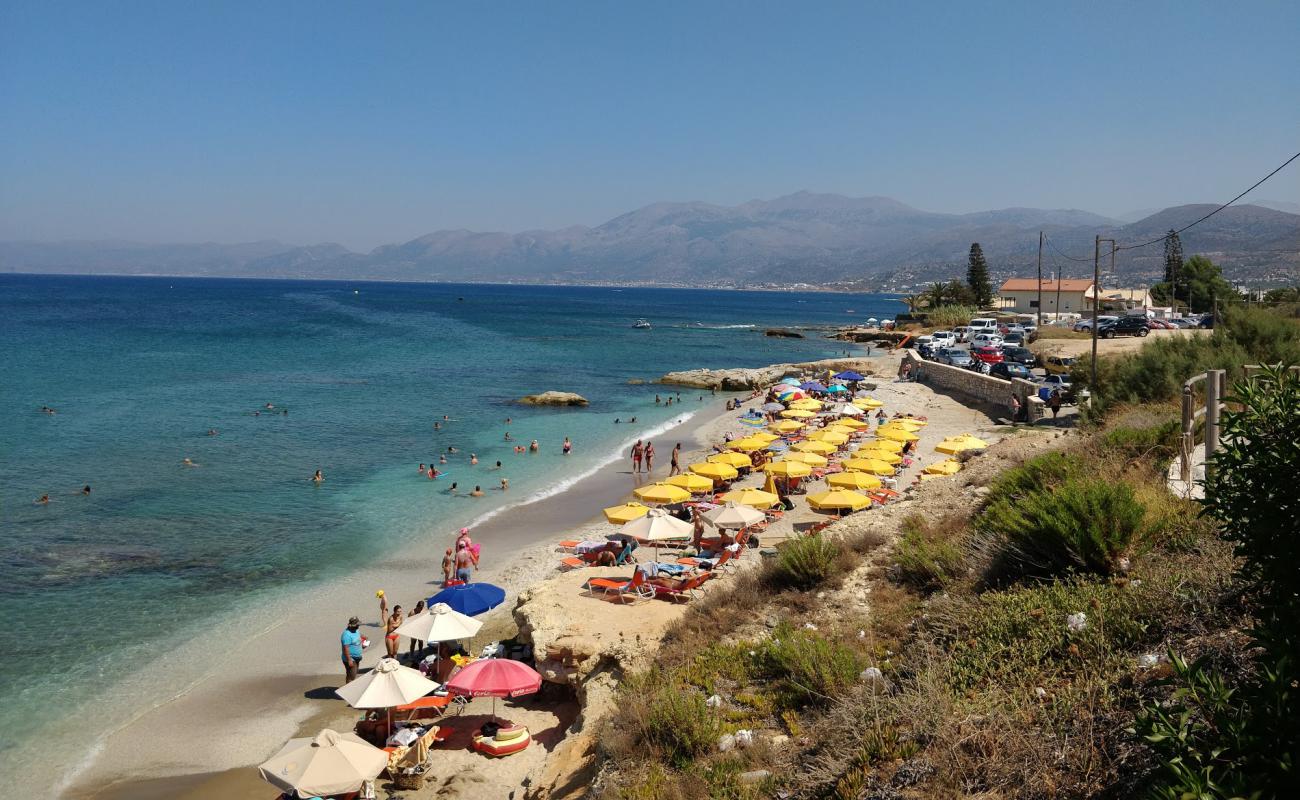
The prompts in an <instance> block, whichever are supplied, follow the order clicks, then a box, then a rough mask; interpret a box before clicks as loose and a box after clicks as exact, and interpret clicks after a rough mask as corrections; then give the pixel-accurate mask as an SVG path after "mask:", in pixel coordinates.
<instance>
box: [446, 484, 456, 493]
mask: <svg viewBox="0 0 1300 800" xmlns="http://www.w3.org/2000/svg"><path fill="white" fill-rule="evenodd" d="M456 486H457V483H456V482H455V481H452V482H451V486H450V487H449V488H448V489H447V494H455V493H456Z"/></svg>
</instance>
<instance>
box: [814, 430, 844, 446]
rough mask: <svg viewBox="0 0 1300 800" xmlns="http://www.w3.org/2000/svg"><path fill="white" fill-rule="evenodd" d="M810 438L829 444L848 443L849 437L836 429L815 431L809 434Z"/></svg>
mask: <svg viewBox="0 0 1300 800" xmlns="http://www.w3.org/2000/svg"><path fill="white" fill-rule="evenodd" d="M808 439H809V440H810V441H814V442H826V443H827V444H846V443H847V442H848V441H849V437H847V436H845V435H844V434H842V433H836V432H835V431H815V432H813V433H810V434H808Z"/></svg>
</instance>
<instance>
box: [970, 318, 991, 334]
mask: <svg viewBox="0 0 1300 800" xmlns="http://www.w3.org/2000/svg"><path fill="white" fill-rule="evenodd" d="M997 332H998V321H997V320H995V319H993V318H992V317H980V318H978V319H973V320H971V321H970V333H969V334H968V335H969V336H970V337H972V338H973V337H974V336H975V334H977V333H997Z"/></svg>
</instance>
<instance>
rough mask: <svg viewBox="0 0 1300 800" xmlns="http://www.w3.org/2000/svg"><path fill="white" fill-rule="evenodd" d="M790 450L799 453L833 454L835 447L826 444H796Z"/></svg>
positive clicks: (813, 442) (815, 442) (812, 442)
mask: <svg viewBox="0 0 1300 800" xmlns="http://www.w3.org/2000/svg"><path fill="white" fill-rule="evenodd" d="M790 449H792V450H798V451H799V452H800V453H834V452H835V445H833V444H830V443H828V442H818V441H816V440H814V441H811V442H796V443H795V444H794V446H793V447H791V448H790Z"/></svg>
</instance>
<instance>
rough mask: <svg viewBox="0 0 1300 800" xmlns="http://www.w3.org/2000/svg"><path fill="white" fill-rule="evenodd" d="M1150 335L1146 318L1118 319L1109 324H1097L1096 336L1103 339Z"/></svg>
mask: <svg viewBox="0 0 1300 800" xmlns="http://www.w3.org/2000/svg"><path fill="white" fill-rule="evenodd" d="M1149 333H1151V329H1150V328H1148V327H1147V318H1146V317H1120V318H1119V319H1117V320H1115V321H1114V322H1111V323H1101V322H1098V323H1097V335H1098V336H1100V337H1101V338H1103V339H1114V338H1115V337H1116V336H1146V335H1148V334H1149Z"/></svg>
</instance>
